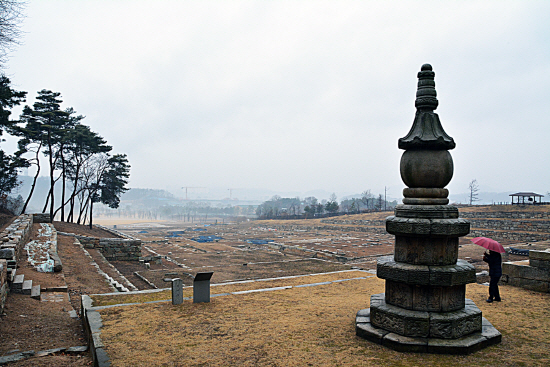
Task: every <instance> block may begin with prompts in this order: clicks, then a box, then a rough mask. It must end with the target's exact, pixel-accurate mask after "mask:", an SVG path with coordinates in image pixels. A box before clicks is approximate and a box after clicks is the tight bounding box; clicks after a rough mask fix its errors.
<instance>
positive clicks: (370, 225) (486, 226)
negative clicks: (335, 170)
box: [279, 211, 550, 242]
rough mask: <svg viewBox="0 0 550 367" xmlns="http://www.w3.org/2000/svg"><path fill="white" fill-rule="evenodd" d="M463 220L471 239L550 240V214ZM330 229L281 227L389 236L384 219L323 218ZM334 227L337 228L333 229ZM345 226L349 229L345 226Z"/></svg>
mask: <svg viewBox="0 0 550 367" xmlns="http://www.w3.org/2000/svg"><path fill="white" fill-rule="evenodd" d="M460 217H461V218H464V219H468V221H469V222H470V233H469V236H471V237H480V236H482V237H490V238H494V239H495V240H497V241H503V240H509V241H517V242H538V241H546V240H548V239H550V220H548V219H550V212H539V211H532V212H530V211H483V212H481V211H480V212H462V211H460ZM321 223H323V224H327V225H326V226H322V225H320V226H280V227H279V228H280V229H282V230H285V229H291V230H292V229H294V228H299V229H307V230H327V229H335V228H334V226H342V227H338V229H339V230H342V231H356V232H365V231H369V232H373V233H386V229H385V227H386V224H385V221H384V220H352V219H340V218H330V219H323V220H321ZM330 224H332V225H333V226H329V225H330ZM344 226H345V227H344Z"/></svg>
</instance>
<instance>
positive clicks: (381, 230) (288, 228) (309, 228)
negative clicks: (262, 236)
mask: <svg viewBox="0 0 550 367" xmlns="http://www.w3.org/2000/svg"><path fill="white" fill-rule="evenodd" d="M260 227H263V228H275V229H277V230H279V231H302V232H315V231H334V230H335V229H337V230H340V231H344V232H346V231H348V232H370V233H378V234H387V232H386V226H385V224H384V226H383V227H372V226H346V227H337V226H330V225H328V226H288V225H287V226H284V225H283V226H281V225H273V224H269V223H266V224H263V223H262V224H261V225H260Z"/></svg>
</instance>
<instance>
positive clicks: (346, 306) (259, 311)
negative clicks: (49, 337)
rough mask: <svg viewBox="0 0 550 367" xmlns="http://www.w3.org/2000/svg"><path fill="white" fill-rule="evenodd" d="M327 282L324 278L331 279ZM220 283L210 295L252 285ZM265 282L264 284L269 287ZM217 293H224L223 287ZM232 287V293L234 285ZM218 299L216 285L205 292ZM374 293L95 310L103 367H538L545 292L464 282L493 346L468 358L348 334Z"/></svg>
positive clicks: (548, 315) (548, 311)
mask: <svg viewBox="0 0 550 367" xmlns="http://www.w3.org/2000/svg"><path fill="white" fill-rule="evenodd" d="M342 274H345V275H346V278H353V277H356V276H362V275H364V273H360V272H349V273H339V274H333V275H323V276H320V277H317V276H310V277H304V278H296V279H289V280H286V282H285V281H284V280H283V281H276V282H283V283H285V284H287V285H290V284H291V281H298V279H302V283H301V284H304V283H303V282H304V281H305V282H309V283H315V282H321V281H323V280H321V279H324V280H329V279H342V278H343V277H342ZM331 277H333V278H331ZM262 283H263V282H256V283H245V284H241V285H227V286H223V287H221V286H220V287H219V291H220V292H222V291H225V292H227V291H229V289H232V290H233V289H250V288H249V287H254V286H255V285H257V284H260V285H261V284H262ZM275 284H282V283H271V282H266V283H265V287H266V288H267V287H271V286H275ZM224 287H228V288H227V289H225V288H224ZM239 287H242V288H239ZM215 289H216V291H215V292H213V293H219V292H218V287H215ZM383 291H384V282H383V281H382V280H380V279H378V278H376V277H371V278H367V279H363V280H351V281H346V282H341V283H332V284H329V285H321V286H315V287H302V288H291V289H285V290H280V291H272V292H260V293H251V294H241V295H231V296H224V297H216V298H212V302H211V303H207V304H193V303H191V301H185V302H184V304H182V305H178V306H173V305H172V304H170V303H157V304H145V305H144V304H141V305H135V306H124V307H115V308H110V309H106V310H103V311H101V314H102V317H103V324H104V326H103V328H102V331H101V338H102V340H103V341H104V342H105V344H106V345H107V351H108V353H109V356H110V358H111V362H112V365H113V366H144V365H147V366H161V365H162V366H380V365H383V366H441V365H444V366H495V365H499V366H547V365H549V364H550V335H549V333H548V330H550V306H549V305H550V295H549V294H540V293H536V292H530V291H527V290H524V289H520V288H514V287H501V294H502V297H503V302H501V303H493V304H487V303H486V302H484V299H485V298H486V296H487V287H485V286H481V285H475V284H474V285H469V286H468V287H467V297H468V298H471V299H473V300H474V301H475V302H476V304H477V305H478V307H479V308H480V309H481V310H482V311H483V314H484V316H485V317H487V319H488V320H489V321H490V322H491V323H493V325H494V326H495V327H496V328H497V329H498V330H500V332H501V333H502V334H503V342H502V343H501V344H499V345H496V346H493V347H490V348H487V349H485V350H483V351H480V352H477V353H474V354H472V355H469V356H447V355H429V354H409V353H398V352H395V351H392V350H389V349H386V348H384V347H381V346H379V345H376V344H373V343H370V342H367V341H365V340H362V339H359V338H357V337H356V336H355V324H354V320H355V313H356V312H357V311H358V310H359V309H362V308H366V307H368V306H369V298H370V295H371V294H375V293H381V292H383Z"/></svg>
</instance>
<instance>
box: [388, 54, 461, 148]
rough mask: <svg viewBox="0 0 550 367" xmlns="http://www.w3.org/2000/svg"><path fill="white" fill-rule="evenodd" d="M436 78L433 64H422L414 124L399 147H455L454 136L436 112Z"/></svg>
mask: <svg viewBox="0 0 550 367" xmlns="http://www.w3.org/2000/svg"><path fill="white" fill-rule="evenodd" d="M434 78H435V73H434V72H433V71H432V66H431V65H430V64H424V65H422V67H421V69H420V72H419V73H418V89H417V91H416V101H415V103H414V104H415V106H416V115H415V117H414V122H413V126H412V127H411V130H410V131H409V133H408V134H407V136H405V137H404V138H401V139H399V143H398V146H399V149H405V150H417V149H428V150H448V149H453V148H454V147H455V142H454V140H453V138H451V137H450V136H449V135H447V133H446V132H445V130H443V126H441V122H440V121H439V116H437V113H435V112H434V110H435V109H436V108H437V105H438V101H437V98H436V96H437V93H436V91H435V81H434Z"/></svg>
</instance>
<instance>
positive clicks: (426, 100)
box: [414, 64, 439, 111]
mask: <svg viewBox="0 0 550 367" xmlns="http://www.w3.org/2000/svg"><path fill="white" fill-rule="evenodd" d="M434 78H435V73H434V72H433V71H432V66H431V65H430V64H424V65H422V67H421V68H420V71H419V72H418V89H417V91H416V100H415V102H414V105H415V106H416V108H417V109H419V110H422V111H433V110H435V109H436V108H437V105H438V103H439V102H438V101H437V98H436V97H437V92H436V91H435V81H434Z"/></svg>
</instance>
